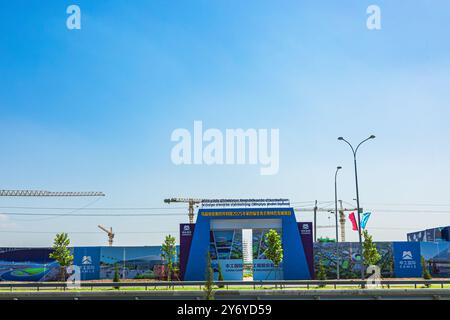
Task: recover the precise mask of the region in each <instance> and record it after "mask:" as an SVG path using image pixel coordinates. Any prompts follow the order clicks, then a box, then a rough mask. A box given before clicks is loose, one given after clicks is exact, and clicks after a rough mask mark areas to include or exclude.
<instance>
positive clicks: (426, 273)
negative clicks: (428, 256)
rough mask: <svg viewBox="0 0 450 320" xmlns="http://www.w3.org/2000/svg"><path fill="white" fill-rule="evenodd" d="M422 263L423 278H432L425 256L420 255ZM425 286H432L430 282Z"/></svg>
mask: <svg viewBox="0 0 450 320" xmlns="http://www.w3.org/2000/svg"><path fill="white" fill-rule="evenodd" d="M420 263H421V265H422V278H424V279H425V280H431V274H430V271H429V270H428V268H427V262H426V260H425V258H424V257H423V256H421V257H420ZM425 286H426V287H430V285H429V284H428V283H427V284H426V285H425Z"/></svg>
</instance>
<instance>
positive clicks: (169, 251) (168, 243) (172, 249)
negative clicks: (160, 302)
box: [161, 234, 177, 281]
mask: <svg viewBox="0 0 450 320" xmlns="http://www.w3.org/2000/svg"><path fill="white" fill-rule="evenodd" d="M176 254H177V249H176V246H175V237H172V236H171V235H170V234H169V235H168V236H166V238H165V239H164V243H163V244H162V248H161V258H162V259H163V260H164V261H166V265H167V281H170V280H171V275H172V270H173V265H174V257H175V255H176Z"/></svg>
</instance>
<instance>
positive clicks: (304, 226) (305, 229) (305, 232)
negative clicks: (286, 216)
mask: <svg viewBox="0 0 450 320" xmlns="http://www.w3.org/2000/svg"><path fill="white" fill-rule="evenodd" d="M300 233H301V234H302V235H309V234H311V228H310V227H309V224H307V223H305V224H302V227H301V229H300Z"/></svg>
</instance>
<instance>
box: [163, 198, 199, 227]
mask: <svg viewBox="0 0 450 320" xmlns="http://www.w3.org/2000/svg"><path fill="white" fill-rule="evenodd" d="M202 201H203V199H192V198H170V199H164V202H165V203H172V202H180V203H188V204H189V213H188V216H189V223H194V206H195V205H198V204H200V203H202Z"/></svg>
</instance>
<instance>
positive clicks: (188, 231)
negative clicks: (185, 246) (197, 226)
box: [181, 224, 192, 237]
mask: <svg viewBox="0 0 450 320" xmlns="http://www.w3.org/2000/svg"><path fill="white" fill-rule="evenodd" d="M181 236H183V237H191V236H192V228H191V226H190V225H189V224H185V225H183V226H182V229H181Z"/></svg>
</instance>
